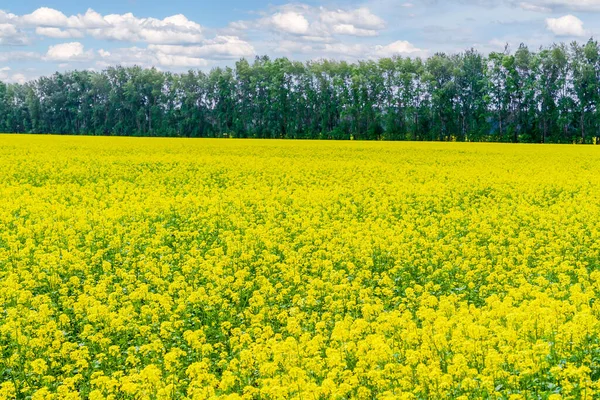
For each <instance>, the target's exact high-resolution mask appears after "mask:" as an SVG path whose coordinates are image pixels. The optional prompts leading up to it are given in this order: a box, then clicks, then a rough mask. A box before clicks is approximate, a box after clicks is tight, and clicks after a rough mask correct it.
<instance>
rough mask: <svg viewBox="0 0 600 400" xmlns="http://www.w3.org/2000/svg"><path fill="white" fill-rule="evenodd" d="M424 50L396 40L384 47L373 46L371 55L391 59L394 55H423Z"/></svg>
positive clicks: (404, 41)
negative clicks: (373, 49)
mask: <svg viewBox="0 0 600 400" xmlns="http://www.w3.org/2000/svg"><path fill="white" fill-rule="evenodd" d="M424 53H426V51H425V50H422V49H419V48H417V47H415V46H414V45H413V44H412V43H409V42H407V41H406V40H398V41H396V42H393V43H390V44H388V45H385V46H380V45H378V46H375V51H374V52H373V54H374V55H375V56H376V57H392V56H395V55H423V54H424Z"/></svg>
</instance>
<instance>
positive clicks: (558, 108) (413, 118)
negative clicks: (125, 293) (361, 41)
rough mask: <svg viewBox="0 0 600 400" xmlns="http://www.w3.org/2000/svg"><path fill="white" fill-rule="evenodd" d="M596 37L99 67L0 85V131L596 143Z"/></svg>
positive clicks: (599, 64) (599, 63)
mask: <svg viewBox="0 0 600 400" xmlns="http://www.w3.org/2000/svg"><path fill="white" fill-rule="evenodd" d="M599 104H600V46H599V45H598V42H596V41H594V40H592V39H590V40H589V41H588V42H587V43H586V44H577V43H572V44H570V45H566V44H555V45H552V46H550V47H547V48H540V49H539V50H538V51H531V50H530V49H529V48H528V47H527V46H525V45H521V46H520V47H519V48H518V49H517V50H516V51H515V52H514V53H512V52H510V51H509V50H508V49H507V50H505V51H503V52H494V53H491V54H489V55H488V56H485V55H483V54H481V53H479V52H477V51H475V50H472V49H471V50H468V51H465V52H463V53H460V54H452V55H448V54H444V53H437V54H435V55H433V56H431V57H429V58H427V59H420V58H415V59H412V58H403V57H394V58H383V59H380V60H376V61H375V60H369V61H359V62H357V63H348V62H344V61H330V60H320V61H309V62H306V63H301V62H297V61H292V60H289V59H287V58H278V59H274V60H273V59H270V58H269V57H266V56H263V57H257V58H256V59H255V60H254V61H253V62H249V61H248V60H245V59H242V60H240V61H238V62H237V63H236V64H235V66H234V67H233V68H230V67H227V68H215V69H213V70H212V71H210V72H208V73H204V72H202V71H189V72H187V73H181V74H176V73H171V72H161V71H158V70H156V69H143V68H141V67H122V66H117V67H111V68H108V69H106V70H104V71H102V72H91V71H72V72H65V73H55V74H54V75H52V76H49V77H42V78H39V79H37V80H35V81H31V82H28V83H25V84H14V83H12V84H5V83H2V82H0V131H2V132H15V133H21V132H22V133H57V134H90V135H128V136H129V135H131V136H183V137H223V136H226V137H253V138H307V139H368V140H442V141H496V142H537V143H547V142H552V143H574V142H575V143H596V142H598V141H600V133H599V129H600V111H599V107H598V106H599Z"/></svg>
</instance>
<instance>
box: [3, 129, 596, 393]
mask: <svg viewBox="0 0 600 400" xmlns="http://www.w3.org/2000/svg"><path fill="white" fill-rule="evenodd" d="M599 166H600V146H599V147H593V146H589V147H583V146H581V147H575V146H535V145H529V146H521V145H501V144H455V143H450V144H441V143H437V144H420V143H356V142H303V141H251V140H247V141H236V140H188V139H179V140H178V139H133V138H83V137H52V136H37V137H33V136H0V198H1V202H2V204H1V206H0V313H1V314H0V382H1V383H0V398H31V399H34V400H38V399H79V398H89V399H92V400H99V399H141V398H150V399H209V398H228V399H291V398H298V399H349V398H357V399H373V398H377V399H430V398H431V399H444V398H447V399H479V398H489V399H561V398H578V399H592V398H596V397H597V396H598V395H599V394H600V383H599V382H600V381H599V378H600V303H599V302H597V301H596V298H597V295H598V294H600V170H599V168H598V167H599Z"/></svg>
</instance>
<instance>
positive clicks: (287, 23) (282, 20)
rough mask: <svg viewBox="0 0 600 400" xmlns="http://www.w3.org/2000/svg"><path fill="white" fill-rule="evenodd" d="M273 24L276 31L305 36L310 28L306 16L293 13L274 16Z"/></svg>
mask: <svg viewBox="0 0 600 400" xmlns="http://www.w3.org/2000/svg"><path fill="white" fill-rule="evenodd" d="M271 22H272V24H273V26H274V27H275V28H276V29H278V30H280V31H283V32H287V33H292V34H295V35H302V34H305V33H307V32H308V28H309V23H308V20H307V19H306V18H305V17H304V15H302V14H299V13H296V12H292V11H289V12H285V13H276V14H274V15H273V16H272V17H271Z"/></svg>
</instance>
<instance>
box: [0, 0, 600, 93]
mask: <svg viewBox="0 0 600 400" xmlns="http://www.w3.org/2000/svg"><path fill="white" fill-rule="evenodd" d="M598 32H600V0H437V1H436V0H367V1H350V0H346V1H304V2H293V3H290V2H287V1H279V0H274V1H272V2H270V3H265V2H262V1H256V0H222V1H214V0H211V1H197V0H194V1H193V0H166V1H165V0H160V1H154V0H152V1H150V0H88V1H85V2H82V1H73V0H27V1H16V0H7V1H3V2H2V4H0V80H2V81H4V82H24V81H27V80H30V79H35V78H37V77H39V76H41V75H48V74H51V73H53V72H55V71H65V70H74V69H78V70H82V69H92V70H102V69H104V68H106V67H108V66H114V65H118V64H120V65H140V66H143V67H150V66H155V67H156V68H158V69H161V70H171V71H174V72H179V71H185V70H188V69H202V70H210V69H211V68H213V67H216V66H226V65H233V64H234V63H235V61H236V60H239V59H240V58H242V57H245V58H250V59H251V58H253V57H254V56H255V55H269V56H271V57H280V56H285V57H288V58H292V59H295V60H301V61H305V60H311V59H322V58H327V59H338V60H348V61H355V60H359V59H377V58H381V57H388V56H393V55H401V56H410V57H426V56H428V55H431V54H434V53H436V52H447V53H455V52H460V51H463V50H465V49H468V48H475V49H477V50H479V51H481V52H482V53H489V52H491V51H502V50H504V48H505V45H506V44H508V45H509V46H510V48H512V49H513V50H514V49H516V48H517V47H518V46H519V44H520V43H521V42H524V43H526V44H528V45H529V46H530V48H532V49H536V48H538V47H539V46H545V45H550V44H552V43H555V42H571V41H574V40H577V41H580V42H585V41H587V40H588V39H589V38H590V37H594V36H596V35H597V34H598Z"/></svg>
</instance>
